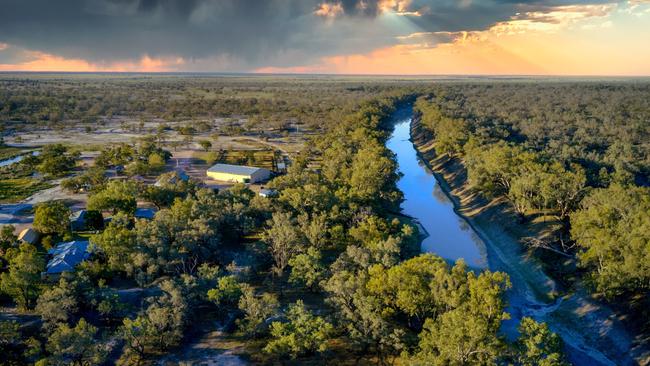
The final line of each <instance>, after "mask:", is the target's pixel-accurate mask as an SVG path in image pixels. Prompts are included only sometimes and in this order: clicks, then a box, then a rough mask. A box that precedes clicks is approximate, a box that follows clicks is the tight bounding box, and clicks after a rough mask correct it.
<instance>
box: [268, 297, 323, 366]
mask: <svg viewBox="0 0 650 366" xmlns="http://www.w3.org/2000/svg"><path fill="white" fill-rule="evenodd" d="M286 316H287V322H286V323H285V322H273V323H271V336H272V337H273V339H272V340H271V341H270V342H269V343H268V344H267V345H266V347H264V352H267V353H272V354H276V355H280V356H286V355H288V356H290V357H291V358H296V357H298V356H300V355H304V354H313V353H315V352H323V351H325V350H326V349H327V341H328V339H329V338H330V337H331V335H332V333H333V331H334V327H333V326H332V325H331V324H330V323H328V322H326V321H325V320H324V319H323V318H321V317H319V316H315V315H313V314H312V313H311V312H309V311H308V310H307V309H306V308H305V305H304V304H303V302H302V300H298V301H297V302H296V303H295V304H293V305H289V309H288V310H287V314H286Z"/></svg>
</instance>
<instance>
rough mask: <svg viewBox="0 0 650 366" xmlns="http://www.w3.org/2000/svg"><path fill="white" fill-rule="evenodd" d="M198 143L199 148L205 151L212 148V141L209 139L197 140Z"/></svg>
mask: <svg viewBox="0 0 650 366" xmlns="http://www.w3.org/2000/svg"><path fill="white" fill-rule="evenodd" d="M199 145H201V148H202V149H203V150H205V151H208V150H210V148H212V143H211V142H210V141H209V140H199Z"/></svg>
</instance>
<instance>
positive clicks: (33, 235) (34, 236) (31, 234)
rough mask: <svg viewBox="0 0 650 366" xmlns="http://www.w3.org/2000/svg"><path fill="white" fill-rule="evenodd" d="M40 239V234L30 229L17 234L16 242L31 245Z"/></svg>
mask: <svg viewBox="0 0 650 366" xmlns="http://www.w3.org/2000/svg"><path fill="white" fill-rule="evenodd" d="M40 237H41V234H40V233H39V232H38V231H36V230H34V229H32V228H31V227H30V228H27V229H25V230H23V231H21V232H20V234H18V240H20V241H23V242H25V243H28V244H32V245H34V244H36V243H38V239H39V238H40Z"/></svg>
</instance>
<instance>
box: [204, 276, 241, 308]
mask: <svg viewBox="0 0 650 366" xmlns="http://www.w3.org/2000/svg"><path fill="white" fill-rule="evenodd" d="M241 295H242V289H241V285H240V284H239V282H238V281H237V278H236V277H235V276H232V275H231V276H224V277H221V278H219V280H218V282H217V287H216V288H213V289H210V290H209V291H208V300H210V301H212V302H213V303H215V304H216V305H236V304H237V303H238V302H239V298H240V297H241Z"/></svg>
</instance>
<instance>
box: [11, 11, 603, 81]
mask: <svg viewBox="0 0 650 366" xmlns="http://www.w3.org/2000/svg"><path fill="white" fill-rule="evenodd" d="M322 2H323V1H322V0H66V1H54V0H0V9H2V11H0V43H7V44H10V45H13V46H15V47H19V48H24V49H30V50H38V51H43V52H48V53H52V54H56V55H61V56H63V57H67V58H83V59H86V60H89V61H91V62H111V61H116V60H127V59H131V60H133V59H139V58H140V57H142V56H143V55H144V54H147V55H149V56H151V57H183V58H184V59H185V60H188V61H189V64H190V65H192V64H195V65H200V66H197V67H205V66H204V65H205V63H206V61H205V60H221V61H222V62H223V65H222V66H220V67H219V68H221V69H229V70H246V69H250V68H254V67H257V66H293V65H301V64H306V63H309V62H312V61H314V60H316V59H318V58H320V57H322V56H327V55H334V54H341V53H359V52H367V51H370V50H372V49H376V48H377V47H382V46H388V45H392V44H394V43H395V42H396V40H395V37H397V36H403V35H406V34H409V33H415V32H457V31H465V30H482V29H485V28H487V27H489V26H490V25H492V24H494V23H495V22H498V21H502V20H507V19H509V17H511V16H513V15H514V14H515V13H516V12H518V11H522V9H537V8H539V9H543V8H544V7H549V6H556V5H566V4H570V3H578V2H579V1H577V0H575V1H561V0H549V1H541V0H540V1H511V0H413V1H411V2H410V5H409V9H408V10H409V11H419V13H420V14H421V16H419V17H418V16H407V15H403V16H397V17H398V18H401V19H393V20H392V21H391V20H387V19H384V18H383V17H381V18H378V15H379V14H380V11H381V4H383V2H382V1H380V0H340V1H329V3H331V4H337V5H339V6H341V7H342V9H343V12H342V14H341V15H340V16H337V17H331V18H326V17H319V16H316V15H315V14H314V12H315V10H316V9H318V8H319V6H320V4H321V3H322ZM594 2H597V1H594ZM579 3H581V4H583V3H584V2H579ZM0 52H1V51H0ZM192 61H195V62H194V63H193V62H192ZM190 67H191V66H190Z"/></svg>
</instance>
